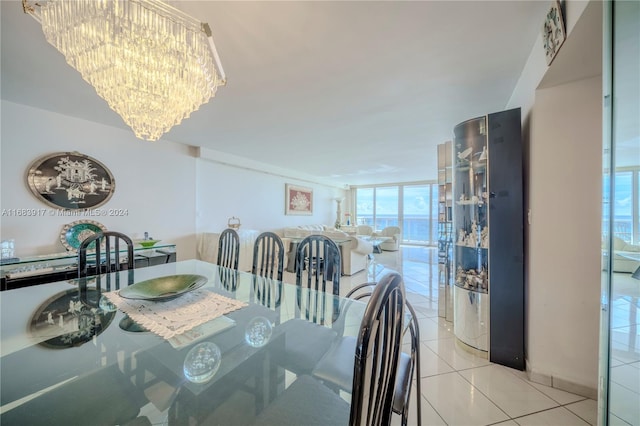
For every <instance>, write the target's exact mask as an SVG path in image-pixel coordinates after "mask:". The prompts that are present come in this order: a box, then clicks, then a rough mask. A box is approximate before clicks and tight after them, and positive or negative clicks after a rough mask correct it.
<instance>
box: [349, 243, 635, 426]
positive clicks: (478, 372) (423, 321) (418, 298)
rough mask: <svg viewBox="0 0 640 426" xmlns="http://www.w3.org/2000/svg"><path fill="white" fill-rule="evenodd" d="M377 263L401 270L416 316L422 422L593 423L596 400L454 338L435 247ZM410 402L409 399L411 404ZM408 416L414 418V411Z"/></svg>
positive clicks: (558, 425) (386, 255)
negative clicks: (441, 299) (540, 380)
mask: <svg viewBox="0 0 640 426" xmlns="http://www.w3.org/2000/svg"><path fill="white" fill-rule="evenodd" d="M376 263H377V264H378V265H384V266H385V267H386V268H387V269H394V270H397V271H399V272H400V273H402V274H403V277H404V279H405V287H406V291H407V298H408V300H409V301H410V302H411V303H412V304H413V306H414V307H415V309H416V311H417V313H418V316H419V325H420V338H421V359H420V361H421V369H422V372H421V373H422V374H421V375H422V378H421V384H422V395H421V398H420V402H421V404H422V405H421V406H422V424H423V425H465V426H466V425H491V424H500V425H552V426H563V425H588V424H591V425H595V424H596V423H597V420H596V408H597V403H596V401H594V400H591V399H587V398H584V397H582V396H579V395H574V394H571V393H568V392H564V391H561V390H558V389H554V388H550V387H547V386H544V385H540V384H537V383H532V382H530V381H528V380H527V377H526V374H525V373H524V372H521V371H517V370H513V369H510V368H507V367H503V366H500V365H497V364H492V363H490V362H489V361H487V360H486V359H484V358H481V357H477V356H474V355H472V354H470V353H469V352H467V351H465V350H463V349H461V348H460V347H459V346H458V345H457V344H456V342H455V337H454V336H453V325H452V324H451V323H449V322H447V321H445V320H444V319H442V318H439V317H438V284H437V278H438V275H437V273H438V271H437V266H438V265H437V253H436V250H435V249H434V248H426V247H408V246H407V247H402V249H401V250H400V251H399V252H397V253H392V252H384V253H382V254H379V255H376ZM379 269H380V268H378V272H379ZM363 278H364V274H362V278H361V277H359V276H358V275H355V276H353V277H351V279H345V280H344V283H342V286H350V285H351V282H354V284H356V283H357V282H360V281H362V279H363ZM358 280H359V281H358ZM356 281H357V282H356ZM624 365H627V364H624ZM635 367H640V365H635ZM635 367H629V368H635ZM635 372H636V373H638V372H640V368H635ZM621 373H622V372H621ZM625 373H627V377H628V380H629V381H632V380H634V376H633V375H631V374H629V372H627V371H625ZM637 383H638V381H636V382H635V385H636V386H637ZM627 386H631V384H630V383H627ZM415 405H416V404H415V400H414V401H413V404H412V406H413V407H414V408H415ZM396 417H397V416H396ZM394 420H398V419H394ZM409 422H410V424H415V423H416V421H415V414H414V415H412V416H410V418H409ZM396 423H397V424H399V422H396Z"/></svg>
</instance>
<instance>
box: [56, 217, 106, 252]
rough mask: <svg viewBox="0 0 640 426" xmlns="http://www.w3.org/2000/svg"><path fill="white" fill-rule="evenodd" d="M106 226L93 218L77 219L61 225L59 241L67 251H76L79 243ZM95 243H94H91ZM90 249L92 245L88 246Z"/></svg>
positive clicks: (101, 230) (104, 229) (102, 230)
mask: <svg viewBox="0 0 640 426" xmlns="http://www.w3.org/2000/svg"><path fill="white" fill-rule="evenodd" d="M106 230H107V228H106V227H105V226H104V225H103V224H101V223H100V222H96V221H94V220H77V221H75V222H71V223H68V224H66V225H65V226H63V227H62V232H61V233H60V241H61V242H62V245H63V246H65V248H66V249H67V250H69V251H77V250H78V248H79V247H80V244H82V242H83V241H84V240H86V239H87V238H89V237H91V236H93V235H95V234H97V233H98V232H105V231H106ZM92 244H94V245H95V243H92ZM89 248H90V249H93V248H94V247H91V246H89Z"/></svg>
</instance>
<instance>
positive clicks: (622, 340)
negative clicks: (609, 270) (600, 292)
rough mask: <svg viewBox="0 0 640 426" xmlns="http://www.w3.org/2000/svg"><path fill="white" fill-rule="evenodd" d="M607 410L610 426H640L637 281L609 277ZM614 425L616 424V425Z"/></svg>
mask: <svg viewBox="0 0 640 426" xmlns="http://www.w3.org/2000/svg"><path fill="white" fill-rule="evenodd" d="M612 280H613V283H612V289H613V292H612V293H613V294H612V297H611V331H610V338H611V356H610V370H609V374H610V388H609V403H610V407H609V411H610V415H611V418H610V421H611V424H621V425H626V424H630V425H634V426H638V425H640V330H639V329H638V326H639V325H640V281H639V280H636V279H633V278H632V277H631V274H626V273H614V274H612ZM616 422H617V423H616Z"/></svg>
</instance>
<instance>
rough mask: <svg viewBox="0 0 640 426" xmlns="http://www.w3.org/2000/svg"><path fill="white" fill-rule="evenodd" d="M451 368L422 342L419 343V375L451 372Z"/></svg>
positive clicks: (425, 375)
mask: <svg viewBox="0 0 640 426" xmlns="http://www.w3.org/2000/svg"><path fill="white" fill-rule="evenodd" d="M452 371H454V370H453V368H451V366H450V365H449V364H447V363H446V362H445V361H444V360H443V359H442V358H440V357H439V356H438V355H436V353H435V352H433V351H432V350H431V349H429V347H427V345H425V344H424V342H421V343H420V376H421V377H428V376H435V375H436V374H444V373H451V372H452Z"/></svg>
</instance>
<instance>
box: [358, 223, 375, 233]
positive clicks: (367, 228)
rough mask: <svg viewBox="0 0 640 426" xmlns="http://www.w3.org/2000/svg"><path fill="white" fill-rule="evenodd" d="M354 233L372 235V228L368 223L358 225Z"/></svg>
mask: <svg viewBox="0 0 640 426" xmlns="http://www.w3.org/2000/svg"><path fill="white" fill-rule="evenodd" d="M356 235H373V228H372V227H371V226H369V225H358V227H357V228H356Z"/></svg>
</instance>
